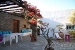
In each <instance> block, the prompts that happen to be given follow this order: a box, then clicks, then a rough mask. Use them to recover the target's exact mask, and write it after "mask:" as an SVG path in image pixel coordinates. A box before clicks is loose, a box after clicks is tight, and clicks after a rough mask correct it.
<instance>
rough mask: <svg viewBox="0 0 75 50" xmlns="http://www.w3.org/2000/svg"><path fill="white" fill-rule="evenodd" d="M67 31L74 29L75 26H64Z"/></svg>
mask: <svg viewBox="0 0 75 50" xmlns="http://www.w3.org/2000/svg"><path fill="white" fill-rule="evenodd" d="M66 29H67V30H73V29H75V25H66Z"/></svg>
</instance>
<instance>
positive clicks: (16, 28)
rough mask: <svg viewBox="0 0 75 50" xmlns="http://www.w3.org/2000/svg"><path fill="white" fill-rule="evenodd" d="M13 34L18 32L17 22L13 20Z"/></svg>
mask: <svg viewBox="0 0 75 50" xmlns="http://www.w3.org/2000/svg"><path fill="white" fill-rule="evenodd" d="M13 32H14V33H15V32H19V20H13Z"/></svg>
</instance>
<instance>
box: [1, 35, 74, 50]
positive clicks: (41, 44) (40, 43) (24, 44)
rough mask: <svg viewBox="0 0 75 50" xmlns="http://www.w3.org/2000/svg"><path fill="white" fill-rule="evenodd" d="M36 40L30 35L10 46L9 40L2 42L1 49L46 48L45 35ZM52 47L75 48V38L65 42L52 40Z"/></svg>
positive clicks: (71, 49)
mask: <svg viewBox="0 0 75 50" xmlns="http://www.w3.org/2000/svg"><path fill="white" fill-rule="evenodd" d="M37 39H38V40H37V41H36V42H31V40H30V36H25V37H23V40H22V41H20V40H19V42H18V43H15V41H13V44H12V45H11V46H10V45H9V42H7V43H6V44H5V45H4V44H1V46H0V50H44V48H45V46H46V44H47V42H46V40H45V38H44V37H42V36H38V37H37ZM52 41H53V45H52V47H53V48H54V50H75V40H71V42H63V41H60V42H59V41H57V40H52Z"/></svg>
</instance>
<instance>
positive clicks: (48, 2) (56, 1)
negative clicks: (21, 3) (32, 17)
mask: <svg viewBox="0 0 75 50" xmlns="http://www.w3.org/2000/svg"><path fill="white" fill-rule="evenodd" d="M26 1H28V3H31V4H32V5H34V6H37V8H38V9H40V10H41V11H53V10H67V9H75V0H26Z"/></svg>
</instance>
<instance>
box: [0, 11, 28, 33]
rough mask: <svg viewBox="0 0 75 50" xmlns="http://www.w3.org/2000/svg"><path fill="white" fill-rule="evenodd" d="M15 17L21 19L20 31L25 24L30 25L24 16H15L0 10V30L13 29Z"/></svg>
mask: <svg viewBox="0 0 75 50" xmlns="http://www.w3.org/2000/svg"><path fill="white" fill-rule="evenodd" d="M13 19H15V20H19V21H20V23H19V32H20V31H21V29H23V25H26V27H28V26H29V25H28V24H27V23H26V20H25V19H24V18H22V17H18V16H14V15H11V14H9V13H5V12H0V31H1V30H2V31H4V30H11V31H13V23H12V21H13Z"/></svg>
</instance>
